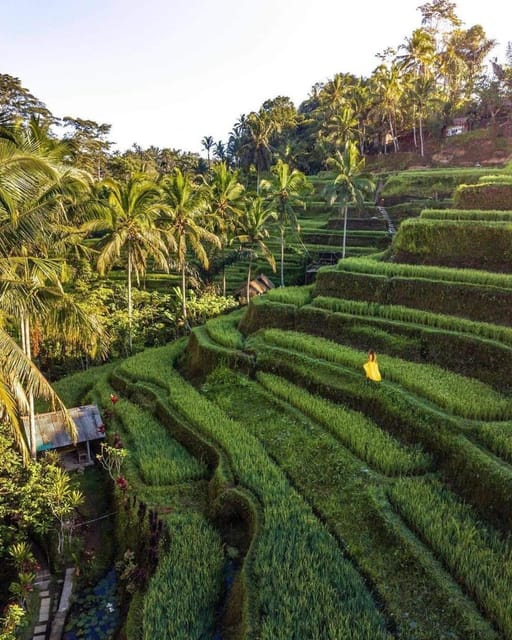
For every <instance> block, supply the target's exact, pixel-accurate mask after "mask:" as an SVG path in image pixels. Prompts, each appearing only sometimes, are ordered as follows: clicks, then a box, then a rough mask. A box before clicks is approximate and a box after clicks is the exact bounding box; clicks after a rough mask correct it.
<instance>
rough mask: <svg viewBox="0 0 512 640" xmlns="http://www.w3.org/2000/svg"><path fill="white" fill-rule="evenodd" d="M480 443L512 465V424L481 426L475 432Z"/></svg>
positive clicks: (502, 423) (498, 423) (500, 423)
mask: <svg viewBox="0 0 512 640" xmlns="http://www.w3.org/2000/svg"><path fill="white" fill-rule="evenodd" d="M474 436H475V438H476V439H477V441H478V442H480V443H481V444H483V445H484V446H485V447H487V449H489V450H490V451H492V452H493V453H495V454H496V455H497V456H499V457H500V458H502V459H503V460H506V461H507V462H508V463H511V464H512V423H510V422H497V423H487V424H483V425H480V426H479V427H478V428H476V429H475V430H474Z"/></svg>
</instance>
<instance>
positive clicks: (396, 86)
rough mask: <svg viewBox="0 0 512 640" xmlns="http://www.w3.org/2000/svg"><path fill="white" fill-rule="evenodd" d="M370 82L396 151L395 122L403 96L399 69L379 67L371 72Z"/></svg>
mask: <svg viewBox="0 0 512 640" xmlns="http://www.w3.org/2000/svg"><path fill="white" fill-rule="evenodd" d="M372 81H373V85H374V88H375V92H376V94H377V96H378V101H377V107H378V109H379V110H382V114H383V118H385V119H386V120H387V124H388V126H389V133H390V135H391V138H392V140H393V147H394V150H395V152H397V151H398V146H399V145H398V138H397V120H398V114H399V108H400V100H401V98H402V94H403V83H402V74H401V70H400V67H399V66H398V65H397V64H396V63H392V64H391V66H390V67H388V66H386V65H385V64H381V65H379V67H377V69H376V70H375V71H374V72H373V75H372Z"/></svg>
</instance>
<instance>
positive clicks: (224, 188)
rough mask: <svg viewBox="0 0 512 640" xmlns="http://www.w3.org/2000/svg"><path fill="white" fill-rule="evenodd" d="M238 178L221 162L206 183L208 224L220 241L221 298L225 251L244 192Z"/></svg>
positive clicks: (231, 238)
mask: <svg viewBox="0 0 512 640" xmlns="http://www.w3.org/2000/svg"><path fill="white" fill-rule="evenodd" d="M238 178H239V174H238V171H230V170H229V169H228V168H227V166H226V163H225V162H221V163H219V164H216V165H215V166H214V167H213V169H212V171H211V173H210V176H209V178H208V180H207V181H206V187H207V213H208V222H209V224H210V230H211V231H212V232H213V233H214V234H215V235H216V236H217V237H218V239H219V241H220V248H221V259H222V295H223V296H225V295H226V269H225V250H226V247H227V246H228V245H229V244H230V242H231V241H232V240H233V238H234V236H235V234H236V229H237V225H238V219H239V218H240V215H241V213H242V196H243V193H244V190H245V188H244V186H243V185H242V184H241V183H240V182H239V179H238Z"/></svg>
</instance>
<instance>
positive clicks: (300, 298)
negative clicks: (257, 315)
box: [267, 285, 313, 307]
mask: <svg viewBox="0 0 512 640" xmlns="http://www.w3.org/2000/svg"><path fill="white" fill-rule="evenodd" d="M312 290H313V286H312V285H310V286H304V287H279V288H277V289H270V291H268V292H267V298H268V299H269V300H271V301H273V302H282V303H284V304H293V305H295V306H297V307H302V306H303V305H305V304H308V303H309V302H310V301H311V292H312Z"/></svg>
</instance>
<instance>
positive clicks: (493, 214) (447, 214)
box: [420, 209, 512, 222]
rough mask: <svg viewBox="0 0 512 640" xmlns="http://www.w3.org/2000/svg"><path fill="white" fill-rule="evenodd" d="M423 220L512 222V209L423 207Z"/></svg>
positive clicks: (421, 216)
mask: <svg viewBox="0 0 512 640" xmlns="http://www.w3.org/2000/svg"><path fill="white" fill-rule="evenodd" d="M420 218H421V219H422V220H478V221H486V222H512V211H493V210H487V211H486V210H478V209H423V211H422V212H421V215H420Z"/></svg>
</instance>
